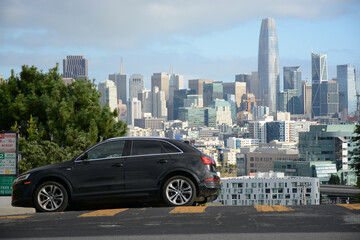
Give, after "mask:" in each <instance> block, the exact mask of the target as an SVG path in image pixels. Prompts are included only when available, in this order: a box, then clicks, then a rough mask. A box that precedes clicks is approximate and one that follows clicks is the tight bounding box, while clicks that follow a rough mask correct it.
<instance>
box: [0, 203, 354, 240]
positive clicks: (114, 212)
mask: <svg viewBox="0 0 360 240" xmlns="http://www.w3.org/2000/svg"><path fill="white" fill-rule="evenodd" d="M0 238H3V239H21V238H24V239H25V238H26V239H27V240H29V239H39V238H42V239H70V238H71V239H197V240H201V239H208V240H209V239H247V240H248V239H267V240H269V239H270V240H271V239H272V238H276V240H281V239H317V240H318V239H327V240H330V239H341V240H345V239H357V240H358V239H360V204H355V205H320V206H293V207H284V206H255V207H251V206H248V207H235V206H234V207H232V206H209V207H183V208H166V207H158V208H129V209H127V208H119V209H104V210H96V211H94V210H92V211H91V210H87V211H69V212H64V213H51V214H50V213H36V214H29V215H17V216H3V217H0Z"/></svg>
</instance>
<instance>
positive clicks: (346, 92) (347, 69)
mask: <svg viewBox="0 0 360 240" xmlns="http://www.w3.org/2000/svg"><path fill="white" fill-rule="evenodd" d="M337 82H338V84H339V95H340V96H339V104H340V105H339V108H340V109H339V111H340V112H342V113H343V114H344V115H345V117H347V116H354V115H355V114H356V110H357V103H356V99H357V98H356V72H355V68H354V66H353V65H352V64H344V65H337Z"/></svg>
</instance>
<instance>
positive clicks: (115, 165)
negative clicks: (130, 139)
mask: <svg viewBox="0 0 360 240" xmlns="http://www.w3.org/2000/svg"><path fill="white" fill-rule="evenodd" d="M112 166H113V167H122V166H124V165H123V164H122V163H115V164H113V165H112Z"/></svg>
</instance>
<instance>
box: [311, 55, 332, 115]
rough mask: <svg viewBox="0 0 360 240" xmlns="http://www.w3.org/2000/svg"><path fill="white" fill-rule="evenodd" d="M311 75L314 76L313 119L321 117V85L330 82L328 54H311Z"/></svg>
mask: <svg viewBox="0 0 360 240" xmlns="http://www.w3.org/2000/svg"><path fill="white" fill-rule="evenodd" d="M311 75H312V101H311V115H312V117H316V116H321V111H320V106H321V96H320V95H321V91H320V85H321V83H326V82H327V81H328V69H327V58H326V54H321V53H320V54H315V53H311Z"/></svg>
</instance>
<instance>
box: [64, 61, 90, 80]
mask: <svg viewBox="0 0 360 240" xmlns="http://www.w3.org/2000/svg"><path fill="white" fill-rule="evenodd" d="M63 75H64V76H63V77H64V78H74V79H80V78H83V79H88V78H89V76H88V60H87V59H86V58H84V56H67V57H66V59H64V60H63Z"/></svg>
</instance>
